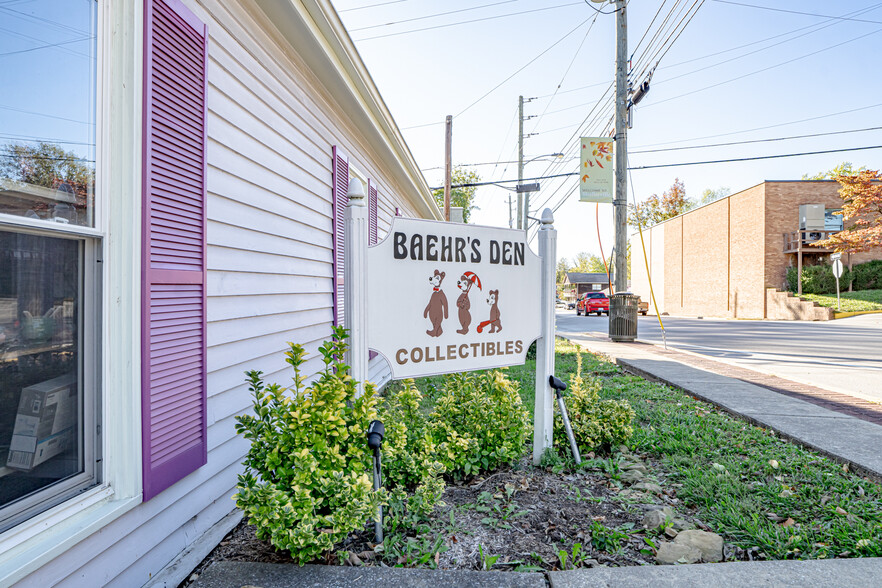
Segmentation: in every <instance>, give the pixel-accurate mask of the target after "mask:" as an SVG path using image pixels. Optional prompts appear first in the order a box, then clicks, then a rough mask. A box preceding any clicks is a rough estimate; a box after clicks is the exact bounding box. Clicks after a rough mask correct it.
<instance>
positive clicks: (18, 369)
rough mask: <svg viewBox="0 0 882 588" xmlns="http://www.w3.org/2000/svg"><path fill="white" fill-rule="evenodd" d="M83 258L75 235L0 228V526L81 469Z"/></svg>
mask: <svg viewBox="0 0 882 588" xmlns="http://www.w3.org/2000/svg"><path fill="white" fill-rule="evenodd" d="M82 260H83V256H82V244H81V242H80V241H75V240H70V239H59V238H55V237H43V236H39V235H30V234H23V233H11V232H6V231H0V531H2V530H3V528H4V526H5V525H4V520H6V519H8V516H9V515H8V514H4V507H8V506H9V505H10V504H12V503H15V502H16V501H20V500H23V499H26V498H27V497H28V496H29V495H31V494H33V493H34V492H36V491H38V490H41V489H43V488H46V487H48V486H50V485H52V484H55V483H56V482H58V481H60V480H64V479H66V478H69V477H71V476H73V475H75V474H78V473H80V472H82V471H83V451H82V448H83V430H82V426H83V425H82V423H83V421H82V415H83V412H82V411H83V406H82V401H81V398H82V394H81V389H82V385H81V381H82V378H81V371H82V370H81V357H80V356H81V353H80V349H81V344H80V336H79V333H80V330H81V329H80V326H79V316H80V306H81V301H82V295H81V293H82V275H81V274H82V267H83V266H82V263H83V261H82ZM5 510H6V511H7V513H8V512H9V509H5Z"/></svg>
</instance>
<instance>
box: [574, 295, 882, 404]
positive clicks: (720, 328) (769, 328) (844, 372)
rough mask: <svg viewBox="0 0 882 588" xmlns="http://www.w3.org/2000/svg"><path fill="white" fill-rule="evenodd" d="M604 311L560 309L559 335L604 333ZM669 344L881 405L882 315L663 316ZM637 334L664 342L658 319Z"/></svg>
mask: <svg viewBox="0 0 882 588" xmlns="http://www.w3.org/2000/svg"><path fill="white" fill-rule="evenodd" d="M607 321H608V319H607V317H606V316H599V317H598V316H590V317H585V316H576V311H574V310H562V309H560V308H558V309H557V332H558V333H559V334H561V335H566V334H567V333H602V334H606V333H607V332H608V322H607ZM662 322H663V323H664V325H665V330H666V332H667V342H668V346H669V347H674V348H676V349H680V350H683V351H689V352H692V353H697V354H701V355H705V356H708V357H710V358H713V359H716V360H718V361H723V362H726V363H730V364H733V365H737V366H740V367H744V368H748V369H752V370H755V371H758V372H762V373H766V374H771V375H774V376H778V377H780V378H785V379H788V380H793V381H795V382H802V383H804V384H809V385H812V386H818V387H819V388H824V389H827V390H831V391H834V392H841V393H843V394H850V395H852V396H856V397H858V398H864V399H867V400H873V401H875V402H882V314H870V315H861V316H855V317H850V318H846V319H839V320H835V321H818V322H798V321H747V320H741V321H739V320H725V319H695V318H680V317H662ZM637 339H638V340H640V341H644V342H647V343H656V344H662V342H663V341H662V334H661V328H660V327H659V324H658V320H657V319H656V317H655V316H652V315H650V316H640V317H639V321H638V326H637Z"/></svg>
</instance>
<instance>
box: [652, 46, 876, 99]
mask: <svg viewBox="0 0 882 588" xmlns="http://www.w3.org/2000/svg"><path fill="white" fill-rule="evenodd" d="M880 32H882V29H880V30H875V31H871V32H869V33H866V34H863V35H860V36H858V37H853V38H851V39H848V40H847V41H842V42H841V43H836V44H835V45H830V46H829V47H824V48H823V49H818V50H817V51H812V52H811V53H806V54H805V55H800V56H799V57H794V58H793V59H788V60H787V61H782V62H781V63H776V64H775V65H770V66H768V67H764V68H762V69H758V70H756V71H752V72H749V73H746V74H743V75H740V76H737V77H734V78H731V79H728V80H724V81H722V82H717V83H716V84H711V85H710V86H705V87H703V88H698V89H697V90H691V91H689V92H685V93H683V94H678V95H676V96H671V97H670V98H665V99H664V100H657V101H655V102H652V103H651V104H647V105H646V106H644V107H643V108H651V107H653V106H658V105H659V104H663V103H665V102H670V101H671V100H676V99H678V98H683V97H685V96H693V95H695V94H697V93H699V92H704V91H705V90H710V89H712V88H716V87H719V86H722V85H725V84H729V83H732V82H735V81H738V80H741V79H744V78H747V77H750V76H753V75H756V74H759V73H763V72H766V71H769V70H771V69H775V68H777V67H781V66H783V65H788V64H790V63H793V62H795V61H799V60H801V59H805V58H806V57H811V56H812V55H817V54H818V53H822V52H824V51H829V50H830V49H835V48H837V47H841V46H842V45H846V44H848V43H853V42H855V41H859V40H861V39H863V38H864V37H869V36H870V35H877V34H879V33H880Z"/></svg>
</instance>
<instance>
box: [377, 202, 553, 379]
mask: <svg viewBox="0 0 882 588" xmlns="http://www.w3.org/2000/svg"><path fill="white" fill-rule="evenodd" d="M367 268H368V271H367V310H366V314H367V346H368V347H369V348H370V349H373V350H375V351H377V352H378V353H380V354H381V355H382V356H383V357H385V358H386V361H388V362H389V365H390V367H391V368H392V375H393V377H394V378H395V379H400V378H414V377H419V376H427V375H434V374H443V373H450V372H463V371H471V370H478V369H487V368H494V367H503V366H509V365H519V364H523V363H524V361H525V358H526V354H527V348H528V347H529V346H530V344H531V343H532V342H533V340H534V339H536V338H537V337H539V335H540V318H541V312H540V310H541V306H540V301H539V286H540V282H541V280H540V277H539V273H540V272H539V270H540V264H539V257H538V256H537V255H536V254H534V253H533V252H532V251H531V250H530V246H529V244H528V243H527V238H526V233H525V232H524V231H518V230H512V229H500V228H495V227H483V226H477V225H464V224H459V223H445V222H436V221H426V220H420V219H406V218H402V217H395V218H394V219H393V224H392V228H391V230H390V231H389V234H388V235H387V236H386V238H385V239H384V240H383V241H382V242H380V243H378V244H377V245H375V246H373V247H370V248H368V252H367ZM552 281H553V280H552ZM550 305H551V306H550V307H551V308H553V305H554V301H553V299H552V301H551V302H550ZM552 324H553V320H552ZM551 339H552V340H553V335H552V336H551Z"/></svg>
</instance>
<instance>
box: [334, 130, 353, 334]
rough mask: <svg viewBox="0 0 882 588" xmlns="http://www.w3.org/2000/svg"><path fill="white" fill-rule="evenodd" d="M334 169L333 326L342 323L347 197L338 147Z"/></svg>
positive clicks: (345, 163)
mask: <svg viewBox="0 0 882 588" xmlns="http://www.w3.org/2000/svg"><path fill="white" fill-rule="evenodd" d="M332 152H333V165H334V169H333V171H332V173H331V181H332V183H333V184H334V186H333V194H332V199H333V206H334V280H333V281H334V326H340V325H343V263H344V258H345V256H344V252H345V251H344V250H345V247H344V244H345V241H344V240H343V227H344V218H345V213H346V204H347V203H348V202H349V198H348V197H347V196H346V194H347V193H348V192H349V160H348V159H347V158H346V156H345V155H343V152H342V151H341V150H340V148H339V147H336V146H335V147H334V148H333V150H332Z"/></svg>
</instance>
